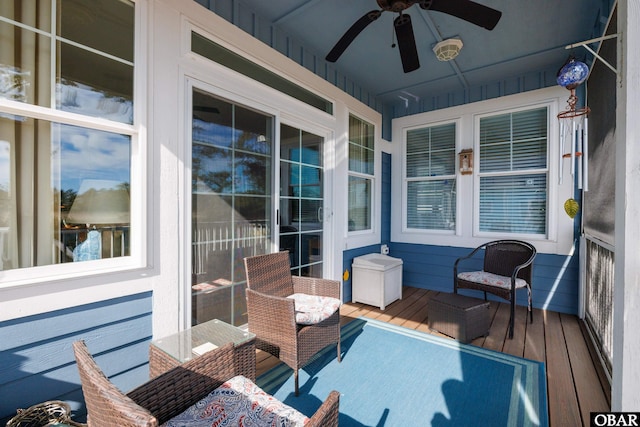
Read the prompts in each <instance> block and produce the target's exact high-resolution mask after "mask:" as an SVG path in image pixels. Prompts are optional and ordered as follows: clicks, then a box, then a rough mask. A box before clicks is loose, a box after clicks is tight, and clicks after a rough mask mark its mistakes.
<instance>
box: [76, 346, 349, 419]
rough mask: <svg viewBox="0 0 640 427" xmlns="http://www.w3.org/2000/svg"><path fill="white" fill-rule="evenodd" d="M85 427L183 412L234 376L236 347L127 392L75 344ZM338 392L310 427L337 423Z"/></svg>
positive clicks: (219, 350) (198, 359)
mask: <svg viewBox="0 0 640 427" xmlns="http://www.w3.org/2000/svg"><path fill="white" fill-rule="evenodd" d="M73 350H74V353H75V357H76V361H77V364H78V370H79V372H80V380H81V382H82V391H83V393H84V399H85V403H86V408H87V421H88V425H89V427H91V426H97V427H105V426H118V427H138V426H144V427H155V426H159V425H160V424H163V423H165V422H166V421H168V420H170V419H171V418H173V417H175V416H177V415H179V414H181V413H182V412H184V411H185V410H186V409H187V408H189V407H190V406H191V405H193V404H194V403H196V402H198V401H200V400H201V399H202V398H204V397H205V396H207V395H208V394H209V393H210V392H211V391H212V390H214V389H216V388H217V387H219V386H220V385H222V383H224V382H225V381H226V380H228V379H230V378H232V377H234V376H235V372H234V351H235V349H234V346H233V344H231V343H230V344H227V345H225V346H223V347H220V348H217V349H215V350H212V351H209V352H207V353H205V354H203V355H202V356H199V357H196V358H194V359H192V360H189V361H188V362H185V363H183V364H182V365H179V366H177V367H175V368H173V369H171V370H169V371H167V372H165V373H163V374H161V375H160V376H158V377H155V378H153V379H151V380H150V381H148V382H146V383H144V384H143V385H141V386H139V387H137V388H135V389H134V390H132V391H130V392H129V393H127V394H124V393H122V392H121V391H120V390H118V388H117V387H116V386H114V385H113V384H112V383H111V382H110V381H109V379H108V378H107V377H106V376H105V375H104V374H103V373H102V371H101V370H100V368H99V367H98V365H97V364H96V363H95V361H94V359H93V357H92V356H91V354H90V353H89V351H88V349H87V347H86V345H85V343H84V341H76V342H75V343H74V344H73ZM339 397H340V395H339V393H338V392H336V391H332V392H331V393H330V394H329V396H328V397H327V399H326V400H325V401H324V402H323V404H322V405H321V406H320V408H318V410H317V411H316V412H315V414H313V416H312V417H310V421H309V424H306V425H308V426H317V427H320V426H337V425H338V405H339Z"/></svg>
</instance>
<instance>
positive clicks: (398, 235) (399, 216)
mask: <svg viewBox="0 0 640 427" xmlns="http://www.w3.org/2000/svg"><path fill="white" fill-rule="evenodd" d="M568 96H569V95H568V93H567V91H566V90H565V89H564V88H561V87H551V88H545V89H540V90H535V91H530V92H525V93H521V94H515V95H509V96H504V97H500V98H495V99H491V100H486V101H479V102H475V103H470V104H465V105H461V106H457V107H451V108H446V109H442V110H435V111H431V112H427V113H421V114H415V115H412V116H406V117H400V118H397V119H394V120H393V121H392V128H393V141H394V144H393V147H394V151H393V156H392V162H393V164H392V168H393V170H394V171H402V172H395V173H394V174H393V177H392V191H391V193H392V204H391V239H392V240H393V241H394V242H401V243H413V244H426V245H434V246H458V247H468V248H473V247H477V246H479V245H480V244H482V243H485V242H487V241H490V240H494V239H499V238H516V237H518V235H513V234H497V233H479V231H478V227H479V225H478V224H477V217H478V213H479V201H478V191H479V177H478V170H479V169H478V159H479V151H478V147H479V139H478V136H477V133H478V130H479V129H478V125H479V118H480V117H485V116H490V115H497V114H501V113H506V112H509V111H514V110H526V109H533V108H538V107H541V106H547V107H548V114H549V128H548V132H549V146H548V156H549V158H548V164H547V167H548V187H547V190H548V195H547V197H548V205H547V212H548V217H547V221H548V223H547V236H530V235H526V236H522V237H523V238H525V237H526V240H528V241H530V242H531V243H533V244H534V245H535V246H536V248H537V249H538V251H539V252H543V253H553V254H563V255H568V254H570V253H571V251H572V250H573V241H574V223H573V219H571V218H569V216H568V215H566V214H565V213H564V210H563V209H562V205H563V203H564V201H565V200H567V199H569V198H572V197H573V191H574V189H573V183H572V179H571V177H570V176H568V167H569V165H568V164H565V165H564V171H565V177H564V180H563V181H562V183H559V179H558V170H559V165H558V164H559V161H558V156H559V153H558V152H559V137H558V135H559V126H558V121H557V119H556V115H557V114H558V112H559V111H561V110H562V109H564V107H565V106H566V100H567V97H568ZM447 121H457V122H458V123H459V129H457V132H459V134H458V135H459V139H458V144H459V145H458V147H457V148H456V150H457V152H458V153H459V152H460V151H461V150H463V149H473V152H474V154H473V155H474V161H473V174H472V175H461V174H460V173H459V172H456V174H457V205H456V206H457V209H456V212H457V215H456V232H455V234H448V235H445V234H442V233H436V232H418V231H419V230H415V229H407V228H406V223H405V220H404V218H405V212H404V209H405V205H406V201H407V194H406V191H405V185H404V180H403V177H404V176H405V173H404V170H405V158H404V152H405V151H404V140H405V138H406V131H407V130H408V129H413V128H418V127H425V126H431V125H435V124H438V123H443V122H447ZM456 160H457V161H458V159H456ZM458 168H459V165H458Z"/></svg>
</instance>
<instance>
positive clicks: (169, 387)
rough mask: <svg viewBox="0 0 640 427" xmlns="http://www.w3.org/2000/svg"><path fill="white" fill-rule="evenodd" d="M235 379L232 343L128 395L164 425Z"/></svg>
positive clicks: (197, 358)
mask: <svg viewBox="0 0 640 427" xmlns="http://www.w3.org/2000/svg"><path fill="white" fill-rule="evenodd" d="M234 376H235V372H234V346H233V344H232V343H229V344H226V345H224V346H222V347H220V348H217V349H215V350H211V351H208V352H206V353H204V354H203V355H201V356H199V357H195V358H193V359H191V360H189V361H187V362H185V363H183V364H181V365H179V366H176V367H175V368H173V369H171V370H169V371H167V372H165V373H163V374H161V375H159V376H157V377H155V378H153V379H151V380H149V381H148V382H146V383H144V384H143V385H141V386H139V387H137V388H135V389H133V390H131V391H130V392H129V393H127V396H129V397H130V398H131V399H132V400H133V401H134V402H136V403H137V404H138V405H140V406H142V407H143V408H145V409H147V410H148V411H149V412H151V413H152V414H153V415H154V416H155V417H156V419H157V420H158V423H159V424H162V423H164V422H166V421H167V420H169V419H171V418H173V417H175V416H176V415H178V414H180V413H182V412H184V411H185V410H186V409H187V408H188V407H189V406H191V405H193V404H194V403H196V402H198V401H199V400H200V399H202V398H204V397H205V396H207V395H208V394H209V393H210V392H211V391H213V390H214V389H216V388H217V387H219V386H220V385H222V383H224V382H225V381H226V380H228V379H230V378H233V377H234Z"/></svg>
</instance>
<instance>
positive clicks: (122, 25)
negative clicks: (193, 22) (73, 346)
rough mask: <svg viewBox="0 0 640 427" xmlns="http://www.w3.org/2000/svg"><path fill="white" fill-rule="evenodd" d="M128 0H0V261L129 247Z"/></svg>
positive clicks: (9, 263) (21, 264)
mask: <svg viewBox="0 0 640 427" xmlns="http://www.w3.org/2000/svg"><path fill="white" fill-rule="evenodd" d="M134 5H135V3H134V2H133V1H128V0H65V1H59V0H41V1H18V0H15V1H14V0H3V1H0V42H1V43H0V44H1V48H0V271H3V270H13V269H20V268H28V267H35V266H45V265H52V264H59V263H66V262H74V261H86V260H98V259H105V258H115V257H121V256H126V255H129V254H130V238H129V236H130V202H129V200H130V198H129V191H130V189H131V188H130V187H131V164H132V156H133V154H132V153H134V152H136V151H137V148H136V147H137V145H136V144H137V131H136V129H137V127H136V126H135V124H134V114H133V96H134V32H135V28H134V27H135V25H134V23H135V7H134Z"/></svg>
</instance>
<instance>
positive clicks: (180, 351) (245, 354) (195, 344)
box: [149, 319, 256, 380]
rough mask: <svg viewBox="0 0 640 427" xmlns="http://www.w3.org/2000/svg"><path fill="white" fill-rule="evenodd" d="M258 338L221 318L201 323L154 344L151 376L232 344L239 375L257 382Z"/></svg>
mask: <svg viewBox="0 0 640 427" xmlns="http://www.w3.org/2000/svg"><path fill="white" fill-rule="evenodd" d="M255 338H256V336H255V334H252V333H251V332H247V331H243V330H242V329H240V328H238V327H236V326H232V325H230V324H228V323H225V322H223V321H221V320H218V319H214V320H210V321H208V322H204V323H201V324H199V325H196V326H194V327H192V328H189V329H186V330H184V331H182V332H178V333H177V334H173V335H170V336H168V337H164V338H160V339H157V340H154V341H152V342H151V345H150V346H149V375H150V377H151V378H154V377H156V376H158V375H160V374H161V373H163V372H166V371H168V370H169V369H171V368H174V367H176V366H178V365H180V364H182V363H184V362H186V361H188V360H191V359H192V358H194V357H198V356H200V355H202V354H204V353H205V352H207V351H210V350H214V349H216V348H218V347H221V346H223V345H225V344H228V343H233V344H234V346H235V348H236V351H235V360H234V363H235V371H236V374H242V375H244V376H245V377H247V378H249V379H251V380H255V375H256V374H255V372H256V348H255Z"/></svg>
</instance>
